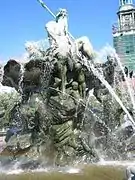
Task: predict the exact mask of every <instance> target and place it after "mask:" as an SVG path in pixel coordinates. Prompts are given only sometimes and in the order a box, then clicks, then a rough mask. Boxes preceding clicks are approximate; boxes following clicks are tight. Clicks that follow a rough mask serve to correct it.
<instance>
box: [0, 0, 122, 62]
mask: <svg viewBox="0 0 135 180" xmlns="http://www.w3.org/2000/svg"><path fill="white" fill-rule="evenodd" d="M44 2H45V3H46V4H47V5H48V7H49V8H50V9H51V10H52V11H53V12H54V13H56V12H57V10H58V9H59V8H66V9H67V10H68V13H69V31H70V32H71V34H72V35H73V36H74V37H80V36H83V35H86V36H88V37H89V39H90V40H91V42H92V44H93V46H94V48H95V49H97V50H98V49H100V48H102V47H103V46H104V45H106V43H110V44H112V34H111V27H112V24H113V23H114V22H115V21H116V20H117V16H116V11H117V10H118V5H119V0H97V1H96V0H44ZM52 19H53V18H52V16H51V15H50V14H49V13H48V12H47V11H46V10H45V9H43V8H42V7H41V6H40V4H39V3H38V2H37V0H0V61H1V59H2V60H5V59H8V58H10V57H12V56H20V55H21V54H22V53H23V52H24V51H25V49H24V43H25V42H26V41H27V40H28V41H31V40H35V41H37V40H40V39H44V38H46V32H45V29H44V27H45V24H46V23H47V22H48V21H49V20H52Z"/></svg>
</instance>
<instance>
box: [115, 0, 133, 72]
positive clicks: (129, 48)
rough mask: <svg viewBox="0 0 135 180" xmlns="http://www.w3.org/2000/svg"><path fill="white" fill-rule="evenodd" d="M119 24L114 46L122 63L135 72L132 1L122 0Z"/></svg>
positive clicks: (116, 25)
mask: <svg viewBox="0 0 135 180" xmlns="http://www.w3.org/2000/svg"><path fill="white" fill-rule="evenodd" d="M119 3H120V4H119V10H118V12H117V15H118V23H117V24H114V25H113V27H112V30H113V46H114V48H115V49H116V52H117V54H118V55H119V57H120V59H121V62H122V64H123V65H124V66H127V67H128V68H129V69H130V70H134V71H135V6H134V4H133V1H132V0H120V2H119Z"/></svg>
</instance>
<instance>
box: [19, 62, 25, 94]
mask: <svg viewBox="0 0 135 180" xmlns="http://www.w3.org/2000/svg"><path fill="white" fill-rule="evenodd" d="M23 78H24V65H23V64H21V68H20V80H19V83H18V84H19V91H20V93H21V94H22V93H23V90H22V88H23V84H22V83H23Z"/></svg>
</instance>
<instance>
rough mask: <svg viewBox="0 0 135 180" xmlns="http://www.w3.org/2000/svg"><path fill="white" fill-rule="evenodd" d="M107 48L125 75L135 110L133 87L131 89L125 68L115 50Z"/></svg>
mask: <svg viewBox="0 0 135 180" xmlns="http://www.w3.org/2000/svg"><path fill="white" fill-rule="evenodd" d="M107 48H108V49H109V50H110V51H111V52H112V55H113V57H115V58H116V60H117V63H118V65H119V67H120V69H121V70H122V73H123V75H124V79H125V83H126V86H127V89H128V93H129V95H130V99H131V102H132V104H133V109H135V100H134V96H133V93H132V92H131V87H130V84H129V83H128V80H127V77H126V74H125V72H124V68H123V66H122V63H121V61H120V58H119V57H118V54H117V53H116V51H115V49H114V48H112V47H111V46H109V45H108V46H107Z"/></svg>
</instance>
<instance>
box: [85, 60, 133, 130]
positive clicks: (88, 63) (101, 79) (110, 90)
mask: <svg viewBox="0 0 135 180" xmlns="http://www.w3.org/2000/svg"><path fill="white" fill-rule="evenodd" d="M85 63H87V64H86V66H87V67H88V69H89V71H91V70H92V72H93V74H94V75H95V76H96V77H97V78H98V79H99V80H100V81H101V82H102V83H103V84H104V85H105V87H106V88H107V89H108V90H109V92H110V94H111V95H112V96H113V97H114V98H115V99H116V101H117V102H118V103H119V105H120V106H121V107H122V109H123V110H124V112H125V113H126V114H127V116H128V117H129V119H130V121H131V122H132V124H133V126H134V127H135V122H134V120H133V118H132V117H131V115H130V114H129V112H128V110H127V109H126V107H125V106H124V105H123V103H122V101H121V100H120V98H119V97H118V96H117V94H116V93H115V92H114V90H113V88H112V87H111V86H110V85H109V83H108V82H107V81H106V80H105V79H104V77H103V75H101V74H100V73H99V72H98V70H97V69H96V68H95V67H94V65H93V64H91V63H90V62H88V61H87V62H86V61H85Z"/></svg>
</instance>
